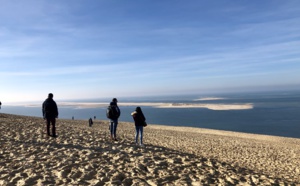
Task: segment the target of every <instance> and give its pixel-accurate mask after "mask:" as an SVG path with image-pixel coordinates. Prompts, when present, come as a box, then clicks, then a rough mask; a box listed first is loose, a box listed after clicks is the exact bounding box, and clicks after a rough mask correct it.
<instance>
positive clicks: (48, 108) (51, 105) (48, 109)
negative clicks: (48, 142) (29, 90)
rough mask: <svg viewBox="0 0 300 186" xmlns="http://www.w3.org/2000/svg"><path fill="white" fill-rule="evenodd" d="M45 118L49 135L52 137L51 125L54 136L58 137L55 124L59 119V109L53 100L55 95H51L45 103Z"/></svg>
mask: <svg viewBox="0 0 300 186" xmlns="http://www.w3.org/2000/svg"><path fill="white" fill-rule="evenodd" d="M43 117H44V119H45V120H46V124H47V134H48V136H51V135H50V123H51V125H52V136H53V137H57V136H56V128H55V122H56V119H55V118H57V117H58V109H57V105H56V102H55V101H54V100H53V94H52V93H49V95H48V98H47V99H46V100H45V101H44V103H43Z"/></svg>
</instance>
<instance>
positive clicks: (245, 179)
mask: <svg viewBox="0 0 300 186" xmlns="http://www.w3.org/2000/svg"><path fill="white" fill-rule="evenodd" d="M0 130H1V132H2V135H1V138H0V140H1V143H0V144H1V149H0V185H209V184H213V185H298V184H300V170H299V167H300V157H299V154H300V139H296V138H284V137H276V136H266V135H255V134H245V133H237V132H230V131H218V130H209V129H198V128H191V127H171V126H161V125H152V124H149V125H148V126H147V127H146V128H145V131H144V142H145V145H146V147H144V148H142V147H139V146H136V145H135V144H134V143H133V138H134V127H133V123H128V122H120V124H119V126H118V132H117V133H118V135H119V141H118V142H111V141H110V140H109V138H108V136H109V133H108V123H107V121H99V120H96V121H95V122H94V125H93V127H88V121H82V120H63V119H58V121H57V133H58V138H52V137H48V136H47V135H46V134H45V133H44V131H45V124H44V121H43V119H42V118H37V117H28V116H17V115H9V114H0Z"/></svg>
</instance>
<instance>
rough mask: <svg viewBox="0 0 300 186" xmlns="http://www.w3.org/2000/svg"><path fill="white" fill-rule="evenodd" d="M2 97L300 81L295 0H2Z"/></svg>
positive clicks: (282, 85) (278, 86) (193, 90)
mask: <svg viewBox="0 0 300 186" xmlns="http://www.w3.org/2000/svg"><path fill="white" fill-rule="evenodd" d="M0 5H1V6H0V41H1V42H0V101H2V103H4V102H18V101H39V100H44V99H45V98H47V95H48V93H50V92H51V93H53V94H54V99H61V100H64V99H65V100H66V99H91V98H103V97H111V98H113V97H135V96H136V97H138V96H139V97H140V96H156V95H157V96H159V95H181V94H182V95H183V94H199V95H200V94H203V93H207V94H208V93H216V92H234V91H236V92H238V91H255V90H257V91H260V90H285V89H287V90H288V89H295V88H297V87H300V86H299V85H300V24H299V23H300V1H298V0H284V1H282V0H264V1H261V0H252V1H246V0H240V1H232V0H218V1H209V0H200V1H199V0H189V1H186V0H164V1H161V0H151V1H150V0H141V1H133V0H126V1H124V0H109V1H107V0H72V1H69V0H51V1H48V0H26V1H19V0H0Z"/></svg>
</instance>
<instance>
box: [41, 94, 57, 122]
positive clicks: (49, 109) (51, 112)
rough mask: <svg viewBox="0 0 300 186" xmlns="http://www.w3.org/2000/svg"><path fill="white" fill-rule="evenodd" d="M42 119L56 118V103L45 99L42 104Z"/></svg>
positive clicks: (50, 99)
mask: <svg viewBox="0 0 300 186" xmlns="http://www.w3.org/2000/svg"><path fill="white" fill-rule="evenodd" d="M42 110H43V117H44V118H45V119H46V118H47V119H49V118H57V117H58V109H57V105H56V102H55V101H54V100H53V99H52V98H47V99H46V100H45V101H44V103H43V109H42Z"/></svg>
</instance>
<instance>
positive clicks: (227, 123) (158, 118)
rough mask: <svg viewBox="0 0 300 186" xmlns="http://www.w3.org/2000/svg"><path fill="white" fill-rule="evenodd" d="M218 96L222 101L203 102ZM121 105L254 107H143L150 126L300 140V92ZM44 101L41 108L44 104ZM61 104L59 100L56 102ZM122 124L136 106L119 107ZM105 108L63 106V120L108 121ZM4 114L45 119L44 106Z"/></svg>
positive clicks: (176, 98) (149, 99)
mask: <svg viewBox="0 0 300 186" xmlns="http://www.w3.org/2000/svg"><path fill="white" fill-rule="evenodd" d="M206 97H210V98H211V97H215V98H222V99H209V100H207V99H202V100H199V98H206ZM118 100H119V103H121V102H136V103H139V102H143V103H144V102H149V103H160V102H167V103H185V104H197V103H200V104H252V105H253V108H252V109H245V110H210V109H207V108H155V107H151V106H141V108H142V110H143V112H144V115H145V117H146V118H147V123H149V124H160V125H170V126H189V127H199V128H208V129H217V130H227V131H236V132H245V133H254V134H266V135H275V136H284V137H293V138H300V92H265V93H243V94H219V95H206V96H205V95H202V96H199V95H189V96H173V97H143V98H118ZM73 101H77V102H81V101H84V102H91V103H97V102H107V104H108V103H109V102H110V100H105V99H104V100H103V99H102V100H101V99H98V100H73ZM42 102H43V100H42V101H41V103H40V105H42ZM56 102H57V103H58V105H59V101H56ZM119 107H120V109H121V117H120V119H119V120H120V121H129V122H133V119H132V117H131V115H130V113H131V112H132V111H134V109H135V106H119ZM105 111H106V108H105V107H99V108H76V107H70V106H69V107H60V106H59V118H64V119H71V118H72V117H74V118H75V119H83V120H86V121H87V124H88V119H89V118H90V117H92V118H93V117H94V116H96V119H101V120H107V118H106V116H105ZM0 112H2V113H10V114H18V115H27V116H38V117H42V109H41V106H40V107H26V106H20V105H19V106H10V105H5V104H3V105H2V109H1V110H0Z"/></svg>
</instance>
